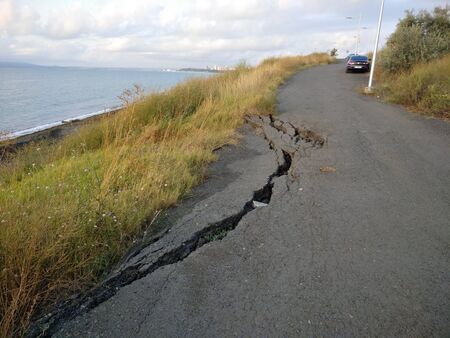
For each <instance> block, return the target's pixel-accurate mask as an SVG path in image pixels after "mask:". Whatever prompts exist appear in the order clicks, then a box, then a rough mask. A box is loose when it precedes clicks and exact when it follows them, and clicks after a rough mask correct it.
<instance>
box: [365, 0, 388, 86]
mask: <svg viewBox="0 0 450 338" xmlns="http://www.w3.org/2000/svg"><path fill="white" fill-rule="evenodd" d="M383 11H384V0H381V8H380V17H379V18H378V28H377V37H376V39H375V48H374V50H373V57H372V65H371V67H370V77H369V85H368V86H367V92H369V93H370V92H371V91H372V83H373V74H374V73H375V63H376V61H377V52H378V42H379V41H380V32H381V23H382V21H383Z"/></svg>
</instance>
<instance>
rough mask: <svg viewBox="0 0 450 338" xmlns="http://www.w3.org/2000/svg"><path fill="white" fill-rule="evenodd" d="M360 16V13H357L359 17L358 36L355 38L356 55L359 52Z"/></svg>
mask: <svg viewBox="0 0 450 338" xmlns="http://www.w3.org/2000/svg"><path fill="white" fill-rule="evenodd" d="M361 18H362V13H359V19H358V36H357V38H356V55H358V54H359V44H360V42H361Z"/></svg>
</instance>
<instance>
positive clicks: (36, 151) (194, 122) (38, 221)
mask: <svg viewBox="0 0 450 338" xmlns="http://www.w3.org/2000/svg"><path fill="white" fill-rule="evenodd" d="M330 61H331V59H330V58H329V57H328V56H327V55H325V54H313V55H309V56H298V57H286V58H278V59H275V58H274V59H269V60H266V61H265V62H263V63H262V64H261V65H259V66H258V67H256V68H250V67H247V66H245V65H241V66H240V67H238V68H237V69H236V70H235V71H232V72H227V73H224V74H220V75H217V76H214V77H211V78H207V79H193V80H189V81H187V82H185V83H183V84H180V85H178V86H176V87H174V88H173V89H170V90H168V91H165V92H162V93H156V94H151V95H149V96H145V97H143V96H141V97H139V98H137V99H136V100H134V101H133V102H132V103H130V104H129V105H128V106H127V107H126V109H124V110H123V111H121V112H119V113H117V114H116V115H114V116H109V117H106V118H103V119H101V120H100V121H96V122H93V123H90V124H87V125H86V126H84V127H83V128H81V129H80V130H79V131H77V132H76V133H74V134H72V135H70V136H68V137H66V138H65V139H63V140H61V141H59V142H57V143H56V144H50V143H46V142H40V143H35V144H31V145H29V146H27V147H25V148H24V149H22V150H21V151H20V152H19V153H17V154H15V155H14V156H10V157H9V158H7V159H6V160H5V159H4V160H3V162H2V163H1V164H0V222H1V223H0V277H1V278H0V316H1V322H0V336H2V337H6V336H12V335H20V334H22V333H23V332H25V330H26V328H27V326H28V325H29V323H30V321H31V320H32V319H33V318H34V317H35V316H36V315H39V314H40V313H42V312H43V311H45V310H46V309H48V307H49V306H51V305H52V304H53V303H54V302H56V301H58V300H60V299H61V298H63V297H67V296H68V295H70V294H72V293H74V292H78V291H80V290H82V289H83V288H86V287H89V286H91V285H93V284H94V283H96V282H97V281H98V280H99V279H101V278H102V277H103V276H105V274H107V273H108V272H109V271H110V269H111V267H112V266H113V265H114V264H115V263H117V261H118V260H119V259H120V257H121V256H122V255H123V253H124V251H125V250H126V249H127V247H129V246H130V244H131V243H132V242H133V241H134V240H135V239H136V236H138V234H139V233H140V232H141V231H142V229H143V227H145V226H146V225H147V224H148V223H149V220H150V219H152V218H153V217H154V215H155V214H156V213H157V212H158V211H159V210H161V209H164V208H168V207H170V206H173V205H175V204H176V203H177V201H179V200H180V199H181V198H183V196H186V194H188V193H189V192H190V190H191V189H192V187H194V186H195V185H197V184H199V183H200V182H201V181H202V179H203V178H204V175H205V168H206V165H207V164H208V163H210V162H211V161H213V160H215V155H214V153H213V149H215V148H216V147H218V146H220V145H223V144H228V143H233V142H235V140H236V139H237V134H236V132H235V129H236V128H237V127H238V126H240V125H241V124H242V123H243V117H244V115H245V114H268V113H272V112H273V110H274V104H275V92H276V89H277V88H278V86H279V85H280V84H281V83H282V82H283V80H284V79H285V78H286V77H288V76H289V75H290V74H292V73H293V72H294V71H296V70H298V69H300V68H302V67H306V66H310V65H315V64H320V63H328V62H330Z"/></svg>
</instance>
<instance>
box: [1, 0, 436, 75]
mask: <svg viewBox="0 0 450 338" xmlns="http://www.w3.org/2000/svg"><path fill="white" fill-rule="evenodd" d="M444 4H445V1H437V0H392V1H390V2H389V3H387V4H386V19H385V26H384V30H383V36H384V37H386V36H387V35H388V33H389V32H390V31H392V30H393V29H394V27H395V22H396V21H397V19H398V18H399V17H401V16H402V15H403V10H404V9H407V8H411V7H416V8H428V9H430V8H432V7H433V6H436V5H444ZM378 6H379V3H378V1H373V0H340V1H333V2H330V1H328V0H327V1H325V0H315V1H311V0H189V1H187V0H186V1H180V0H166V1H160V0H127V1H123V0H96V1H95V0H77V1H71V0H40V1H39V2H38V1H34V0H0V47H1V49H0V59H10V60H15V59H17V60H24V61H30V62H38V63H49V64H53V63H58V64H67V63H69V64H88V65H106V66H137V67H144V66H150V67H151V66H155V67H164V66H183V65H205V64H209V63H225V64H233V63H235V62H237V61H239V60H241V59H243V58H246V59H248V60H249V61H257V60H260V59H261V58H262V57H264V56H269V55H280V54H295V53H308V52H312V51H321V50H327V49H330V48H332V47H337V48H339V49H340V50H341V51H345V50H352V49H353V48H354V45H355V41H356V40H355V38H354V35H355V34H356V30H357V27H356V26H357V22H356V20H353V21H352V20H345V17H346V16H357V15H358V14H359V13H360V12H361V13H363V25H364V26H368V27H369V29H367V30H365V31H364V32H363V33H364V34H363V35H362V39H361V45H362V49H363V50H367V49H369V48H370V43H371V41H372V40H373V35H374V29H375V26H376V20H377V11H378Z"/></svg>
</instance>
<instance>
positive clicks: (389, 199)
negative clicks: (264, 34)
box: [52, 64, 450, 337]
mask: <svg viewBox="0 0 450 338" xmlns="http://www.w3.org/2000/svg"><path fill="white" fill-rule="evenodd" d="M366 80H367V75H366V74H345V72H344V67H343V65H342V64H333V65H326V66H321V67H316V68H311V69H308V70H304V71H301V72H299V73H298V74H296V75H295V76H294V77H293V78H292V79H291V80H289V81H288V82H287V83H286V84H285V85H284V86H283V87H282V88H281V89H280V92H279V96H278V97H279V105H278V111H279V114H278V116H277V117H276V118H272V119H253V120H251V121H249V125H251V126H252V127H251V128H253V129H251V128H250V127H249V126H247V127H246V128H245V130H244V131H243V133H244V135H245V136H244V137H243V142H242V144H241V145H240V146H238V147H237V148H227V149H224V150H223V151H222V153H221V160H220V161H219V162H218V163H216V164H215V165H213V166H212V168H211V170H210V176H211V178H210V179H209V180H208V181H207V182H206V183H205V186H203V187H200V188H199V189H197V190H196V192H195V193H194V197H193V198H192V199H191V200H188V201H186V202H184V204H183V205H182V206H181V210H182V211H176V210H175V211H172V212H174V213H176V214H177V215H176V217H174V218H173V223H174V224H175V226H174V227H173V228H172V229H171V231H170V232H165V236H163V237H162V238H161V239H160V240H158V241H156V242H155V243H153V244H151V245H150V246H149V247H148V248H144V249H143V250H142V251H141V252H139V253H137V254H136V255H134V256H133V257H132V258H130V259H129V260H128V261H127V262H126V263H125V265H124V267H123V268H121V269H119V270H118V272H117V276H119V277H118V278H122V277H121V276H122V275H124V273H123V272H121V271H124V270H126V269H127V268H130V267H131V268H134V270H133V271H140V273H139V274H136V277H135V278H134V279H133V280H127V282H126V283H122V284H121V285H124V286H121V287H120V288H117V290H115V291H114V292H113V293H111V294H110V295H109V296H108V297H104V299H101V301H98V302H95V304H94V305H92V304H91V303H90V304H91V305H89V306H88V308H90V310H89V311H78V312H77V311H75V312H74V313H76V315H71V316H70V315H67V314H66V315H67V316H66V317H67V318H68V319H66V320H60V322H59V323H58V324H57V326H56V329H55V330H54V332H52V333H54V335H55V336H57V337H99V336H100V337H125V336H128V337H132V336H133V337H180V336H187V337H198V336H214V337H229V336H238V337H316V336H317V337H335V336H339V337H361V336H404V337H425V336H426V337H428V336H442V337H444V336H448V335H449V333H450V123H447V122H443V121H438V120H433V119H426V118H423V117H421V116H418V115H415V114H412V113H408V112H406V111H405V110H404V109H402V108H400V107H397V106H393V105H388V104H385V103H382V102H378V101H377V100H376V99H375V98H373V97H367V96H363V95H361V94H359V93H358V92H357V88H358V87H360V86H363V85H364V84H365V81H366ZM252 130H256V134H255V133H254V132H253V131H252ZM268 144H270V147H269V145H268ZM255 202H256V203H255ZM258 202H259V203H258ZM169 220H171V219H170V217H169ZM201 224H206V225H205V226H203V227H202V226H201ZM219 227H220V228H219ZM183 229H185V230H183ZM186 229H187V230H186ZM204 229H206V230H204ZM217 229H219V230H220V229H222V230H220V231H218V230H217ZM183 231H185V232H186V233H183ZM193 234H194V235H193ZM158 243H160V244H158ZM177 243H178V244H177ZM158 245H159V247H156V246H158ZM167 248H170V249H167ZM161 253H164V254H161ZM131 268H130V269H131ZM127 276H128V275H127ZM111 285H112V284H111ZM98 303H99V304H98Z"/></svg>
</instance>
